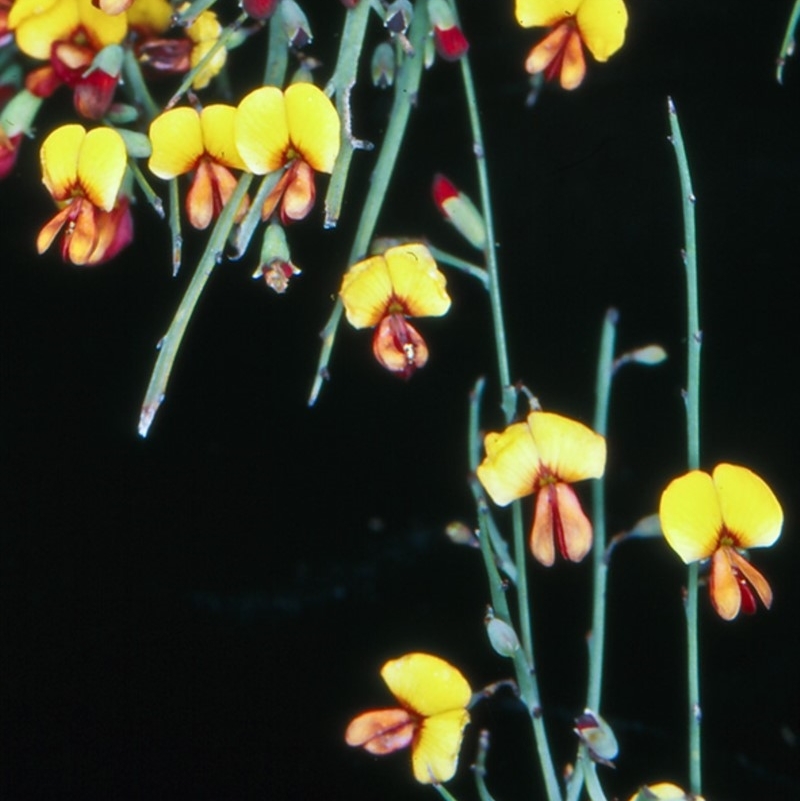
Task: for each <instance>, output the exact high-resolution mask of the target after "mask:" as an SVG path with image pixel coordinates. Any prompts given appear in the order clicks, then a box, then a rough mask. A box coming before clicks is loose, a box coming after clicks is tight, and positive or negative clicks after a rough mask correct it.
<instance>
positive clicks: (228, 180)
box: [148, 104, 247, 230]
mask: <svg viewBox="0 0 800 801" xmlns="http://www.w3.org/2000/svg"><path fill="white" fill-rule="evenodd" d="M235 115H236V109H235V108H234V107H233V106H227V105H224V104H216V105H213V106H206V107H205V108H204V109H203V110H202V111H200V112H198V111H197V110H196V109H194V108H190V107H188V106H182V107H180V108H173V109H169V110H168V111H165V112H164V113H163V114H159V116H158V117H156V118H155V119H154V120H153V122H152V123H151V124H150V132H149V136H150V142H151V144H152V148H153V150H152V153H151V155H150V160H149V162H148V167H149V168H150V171H151V172H152V173H153V174H154V175H157V176H158V177H159V178H164V179H169V178H175V177H177V176H178V175H184V174H186V173H189V172H193V173H194V177H193V178H192V184H191V187H190V189H189V192H188V193H187V195H186V213H187V216H188V217H189V222H190V223H191V224H192V226H193V227H194V228H197V229H199V230H203V229H205V228H207V227H208V225H209V224H210V222H211V221H212V220H213V219H214V218H215V217H217V216H218V215H219V213H220V212H221V211H222V209H223V207H224V206H225V204H226V203H227V202H228V200H229V198H230V196H231V195H232V194H233V191H234V189H235V188H236V178H234V176H233V174H232V173H231V170H232V169H235V170H243V169H245V163H244V161H243V160H242V158H241V156H240V155H239V151H238V150H237V149H236V143H235V141H234V118H235ZM246 211H247V200H246V198H245V200H243V201H242V205H241V207H240V208H239V209H238V211H237V214H238V215H239V216H241V215H243V214H244V213H245V212H246Z"/></svg>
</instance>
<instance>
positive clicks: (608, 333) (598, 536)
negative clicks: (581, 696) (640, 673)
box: [586, 309, 619, 713]
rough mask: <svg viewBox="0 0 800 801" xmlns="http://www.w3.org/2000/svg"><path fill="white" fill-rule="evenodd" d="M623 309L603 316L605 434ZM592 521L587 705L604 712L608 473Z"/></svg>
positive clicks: (599, 393)
mask: <svg viewBox="0 0 800 801" xmlns="http://www.w3.org/2000/svg"><path fill="white" fill-rule="evenodd" d="M618 319H619V313H618V312H617V310H616V309H609V310H608V311H607V312H606V315H605V318H604V320H603V330H602V333H601V335H600V352H599V354H598V358H597V379H596V382H595V412H594V430H595V431H596V432H597V433H598V434H600V435H601V436H603V437H605V436H607V434H608V406H609V401H610V398H611V380H612V377H613V374H614V343H615V341H616V334H617V321H618ZM592 522H593V526H594V546H593V552H592V572H593V584H594V586H593V598H592V631H591V634H590V637H589V686H588V690H587V692H586V706H587V707H588V708H589V709H591V710H592V711H594V712H597V713H599V712H600V699H601V696H602V686H603V654H604V651H605V639H606V583H607V579H608V563H607V561H606V484H605V476H602V477H601V478H599V479H597V480H596V481H594V482H593V484H592Z"/></svg>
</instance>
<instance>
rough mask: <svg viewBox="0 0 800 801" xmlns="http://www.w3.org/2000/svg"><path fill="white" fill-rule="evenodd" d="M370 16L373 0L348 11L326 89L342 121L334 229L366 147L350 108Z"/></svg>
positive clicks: (328, 218)
mask: <svg viewBox="0 0 800 801" xmlns="http://www.w3.org/2000/svg"><path fill="white" fill-rule="evenodd" d="M369 15H370V6H369V3H359V4H358V5H357V6H355V7H354V8H351V9H350V10H349V11H348V12H347V17H346V18H345V23H344V30H343V31H342V41H341V44H340V45H339V57H338V58H337V60H336V68H335V69H334V71H333V77H332V78H331V79H330V81H329V82H328V86H327V87H326V92H327V93H328V94H329V95H335V96H336V110H337V111H338V112H339V118H340V119H341V120H342V142H341V147H340V148H339V155H338V156H337V157H336V163H335V164H334V165H333V172H332V173H331V180H330V182H329V183H328V192H327V194H326V195H325V227H326V228H333V227H335V226H336V223H337V222H338V221H339V214H340V212H341V208H342V197H343V195H344V188H345V186H346V184H347V174H348V173H349V171H350V162H351V161H352V160H353V153H354V152H355V151H356V150H357V149H359V148H361V149H364V148H365V147H366V145H365V143H364V142H361V141H360V140H357V139H355V138H354V137H353V123H352V111H351V108H350V92H351V91H352V89H353V87H354V86H355V83H356V73H357V71H358V63H359V60H360V58H361V49H362V47H363V46H364V35H365V33H366V30H367V20H368V19H369Z"/></svg>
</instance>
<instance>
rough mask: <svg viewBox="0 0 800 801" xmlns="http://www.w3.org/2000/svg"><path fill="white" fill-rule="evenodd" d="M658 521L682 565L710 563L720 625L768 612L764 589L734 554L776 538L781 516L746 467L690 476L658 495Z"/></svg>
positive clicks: (750, 568)
mask: <svg viewBox="0 0 800 801" xmlns="http://www.w3.org/2000/svg"><path fill="white" fill-rule="evenodd" d="M659 518H660V520H661V529H662V531H663V532H664V537H665V539H666V540H667V542H668V543H669V545H670V547H671V548H672V549H673V550H674V551H675V552H676V553H677V554H678V556H680V558H681V559H683V561H684V562H686V563H687V564H688V563H690V562H697V561H699V560H701V559H711V577H710V581H709V592H710V595H711V603H712V604H713V606H714V609H715V610H716V612H717V614H718V615H719V616H720V617H721V618H722V619H723V620H733V619H734V618H735V617H736V616H737V615H738V614H739V612H740V611H741V612H744V613H745V614H752V613H753V612H755V611H756V607H757V604H756V598H759V599H760V600H761V603H763V604H764V606H765V607H766V608H767V609H769V608H770V606H772V589H771V588H770V586H769V583H768V582H767V580H766V579H765V578H764V576H762V575H761V573H760V572H759V571H758V570H756V569H755V568H754V567H753V566H752V565H751V564H750V562H748V561H747V559H746V558H745V557H744V556H743V555H742V554H741V553H740V551H742V550H746V549H749V548H765V547H768V546H770V545H772V544H773V543H774V542H775V541H776V540H777V539H778V537H779V536H780V533H781V528H782V526H783V510H782V509H781V505H780V503H778V499H777V498H776V497H775V495H774V493H773V492H772V490H771V489H770V488H769V487H768V486H767V484H766V483H765V482H764V480H763V479H761V478H759V476H757V475H756V474H755V473H753V472H752V471H751V470H748V469H747V468H746V467H740V466H738V465H732V464H724V463H723V464H718V465H717V466H716V467H715V468H714V470H713V472H712V474H711V475H709V474H708V473H705V472H703V471H702V470H692V471H691V472H689V473H686V474H685V475H683V476H681V477H680V478H676V479H674V480H673V481H672V482H671V483H670V484H669V485H668V486H667V488H666V489H665V490H664V492H663V493H662V495H661V504H660V507H659Z"/></svg>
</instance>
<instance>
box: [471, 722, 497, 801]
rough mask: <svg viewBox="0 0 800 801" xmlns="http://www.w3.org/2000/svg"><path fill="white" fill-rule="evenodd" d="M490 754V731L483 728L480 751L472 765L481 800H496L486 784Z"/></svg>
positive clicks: (480, 735) (479, 743)
mask: <svg viewBox="0 0 800 801" xmlns="http://www.w3.org/2000/svg"><path fill="white" fill-rule="evenodd" d="M488 755H489V732H488V731H487V730H486V729H482V730H481V732H480V734H479V735H478V753H477V754H476V756H475V763H474V764H473V766H472V775H473V776H474V777H475V789H476V790H477V792H478V798H479V799H480V801H494V798H492V794H491V793H490V792H489V788H488V787H487V786H486V757H487V756H488Z"/></svg>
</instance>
